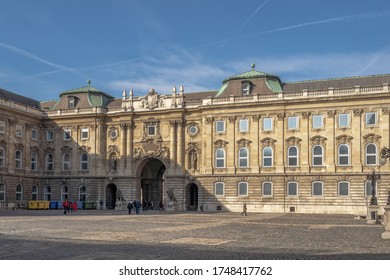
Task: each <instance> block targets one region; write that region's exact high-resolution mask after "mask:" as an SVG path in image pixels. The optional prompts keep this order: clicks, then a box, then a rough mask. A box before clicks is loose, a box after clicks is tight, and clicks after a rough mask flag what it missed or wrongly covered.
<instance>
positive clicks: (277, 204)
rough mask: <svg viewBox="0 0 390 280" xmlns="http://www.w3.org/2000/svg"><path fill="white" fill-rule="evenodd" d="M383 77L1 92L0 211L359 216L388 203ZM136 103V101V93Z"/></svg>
mask: <svg viewBox="0 0 390 280" xmlns="http://www.w3.org/2000/svg"><path fill="white" fill-rule="evenodd" d="M389 84H390V74H386V75H374V76H363V77H347V78H334V79H326V80H313V81H299V82H283V81H282V80H281V79H280V78H279V77H278V76H275V75H271V74H267V73H264V72H260V71H257V70H255V68H254V66H252V69H251V70H249V71H247V72H244V73H242V74H238V75H234V76H232V77H229V78H227V79H225V80H224V81H222V85H221V87H220V89H219V90H216V91H208V92H194V93H187V92H185V91H184V87H183V86H180V87H179V88H178V89H176V87H174V88H173V91H172V93H169V94H160V93H159V92H158V89H156V90H154V89H151V90H150V91H149V92H147V93H142V96H135V95H134V94H133V92H132V90H130V91H129V92H127V91H126V90H125V91H123V94H122V96H121V97H120V98H114V97H113V96H111V95H109V94H107V93H105V92H102V91H100V90H98V89H96V88H94V87H92V86H91V84H90V82H89V83H88V85H87V86H85V87H81V88H78V89H73V90H69V91H66V92H62V93H61V94H60V95H59V98H58V99H57V100H56V101H50V102H39V101H36V100H33V99H30V98H27V97H24V96H22V95H19V94H15V93H12V92H9V91H7V90H4V89H0V206H2V207H14V208H15V207H26V205H28V201H63V200H65V199H66V198H68V199H69V200H71V201H82V202H84V203H86V204H87V203H92V204H93V203H94V204H95V205H97V207H99V205H100V202H101V207H102V208H105V209H113V208H115V209H123V207H124V206H125V205H126V202H127V201H133V200H135V199H138V200H141V201H150V202H152V203H153V205H154V208H157V207H158V204H159V202H160V201H161V202H163V203H164V205H165V207H166V210H172V211H196V210H203V211H233V212H234V211H235V212H239V211H242V205H243V203H244V202H245V203H246V205H247V207H248V212H276V213H283V212H298V213H340V214H355V215H366V214H367V211H368V210H367V209H368V207H367V206H368V204H369V202H370V199H371V194H372V184H371V181H370V180H368V179H367V175H368V174H371V173H372V172H373V171H375V172H376V173H380V174H381V179H380V180H378V181H377V182H376V197H377V199H378V205H380V206H381V205H382V206H383V205H385V204H386V201H387V198H388V192H389V191H390V164H384V165H380V158H381V149H382V147H385V146H386V147H388V146H389V142H390V138H389V137H390V135H389V129H390V114H389V113H390V86H389ZM140 94H141V93H140Z"/></svg>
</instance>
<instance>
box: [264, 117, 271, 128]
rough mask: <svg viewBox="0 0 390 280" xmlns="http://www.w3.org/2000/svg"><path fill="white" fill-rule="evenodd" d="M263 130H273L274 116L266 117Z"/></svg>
mask: <svg viewBox="0 0 390 280" xmlns="http://www.w3.org/2000/svg"><path fill="white" fill-rule="evenodd" d="M263 130H264V131H270V130H272V118H268V117H266V118H264V119H263Z"/></svg>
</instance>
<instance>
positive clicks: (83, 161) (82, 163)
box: [80, 152, 88, 171]
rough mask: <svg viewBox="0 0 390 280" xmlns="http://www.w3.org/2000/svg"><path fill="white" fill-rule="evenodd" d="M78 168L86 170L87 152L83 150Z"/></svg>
mask: <svg viewBox="0 0 390 280" xmlns="http://www.w3.org/2000/svg"><path fill="white" fill-rule="evenodd" d="M80 170H83V171H85V170H88V154H87V153H85V152H84V153H82V154H81V155H80Z"/></svg>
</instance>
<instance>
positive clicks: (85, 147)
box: [79, 145, 91, 153]
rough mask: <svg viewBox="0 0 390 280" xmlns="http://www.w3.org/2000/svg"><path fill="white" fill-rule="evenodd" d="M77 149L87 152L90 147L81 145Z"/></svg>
mask: <svg viewBox="0 0 390 280" xmlns="http://www.w3.org/2000/svg"><path fill="white" fill-rule="evenodd" d="M79 151H80V152H87V153H89V152H90V151H91V147H89V146H85V145H83V146H81V147H80V148H79Z"/></svg>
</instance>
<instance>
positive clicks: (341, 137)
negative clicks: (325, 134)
mask: <svg viewBox="0 0 390 280" xmlns="http://www.w3.org/2000/svg"><path fill="white" fill-rule="evenodd" d="M352 139H353V137H352V136H349V135H346V134H342V135H339V136H337V137H336V141H337V143H338V144H346V143H350V142H351V140H352Z"/></svg>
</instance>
